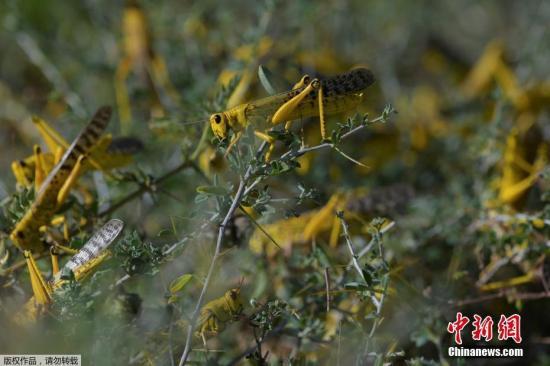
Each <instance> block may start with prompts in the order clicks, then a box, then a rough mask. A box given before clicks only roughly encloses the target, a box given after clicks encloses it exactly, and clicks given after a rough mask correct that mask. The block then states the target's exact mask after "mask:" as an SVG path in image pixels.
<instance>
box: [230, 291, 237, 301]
mask: <svg viewBox="0 0 550 366" xmlns="http://www.w3.org/2000/svg"><path fill="white" fill-rule="evenodd" d="M231 298H232V299H233V300H235V299H237V291H236V290H231Z"/></svg>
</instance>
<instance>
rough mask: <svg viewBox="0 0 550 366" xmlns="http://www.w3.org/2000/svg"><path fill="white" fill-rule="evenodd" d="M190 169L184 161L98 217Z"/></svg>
mask: <svg viewBox="0 0 550 366" xmlns="http://www.w3.org/2000/svg"><path fill="white" fill-rule="evenodd" d="M190 167H192V164H191V163H190V162H189V161H184V162H182V163H181V164H179V165H178V166H176V167H175V168H174V169H172V170H170V171H168V172H167V173H165V174H164V175H162V176H160V177H159V178H156V179H154V180H153V182H152V183H151V184H148V185H146V184H142V185H141V186H140V187H139V188H138V189H136V190H135V191H134V192H132V193H130V194H128V195H127V196H126V197H124V198H122V199H120V201H118V202H117V203H115V204H113V205H112V206H111V207H109V208H108V209H106V210H105V211H103V212H100V213H99V214H98V217H103V216H107V215H109V214H111V213H113V212H115V211H116V210H118V209H119V208H120V207H122V206H124V205H125V204H127V203H128V202H130V201H132V200H133V199H134V198H136V197H139V196H141V195H142V194H143V193H145V192H147V191H149V190H150V189H151V186H153V185H155V184H161V183H162V182H164V181H165V180H167V179H168V178H170V177H172V176H173V175H175V174H177V173H179V172H180V171H181V170H183V169H186V168H190Z"/></svg>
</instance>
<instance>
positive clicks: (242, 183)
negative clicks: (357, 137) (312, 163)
mask: <svg viewBox="0 0 550 366" xmlns="http://www.w3.org/2000/svg"><path fill="white" fill-rule="evenodd" d="M386 119H387V115H386V114H385V113H384V114H383V115H381V116H380V117H378V118H376V119H374V120H373V121H370V122H368V123H363V124H361V125H360V126H357V127H355V128H353V129H351V130H350V131H348V132H346V133H345V134H343V135H342V137H341V139H340V140H342V139H345V138H347V137H349V136H351V135H353V134H354V133H356V132H358V131H360V130H362V129H363V128H365V127H366V126H368V125H369V124H371V123H374V122H379V121H385V120H386ZM266 146H267V143H266V142H263V143H262V144H261V146H260V148H259V149H258V151H257V152H256V158H260V156H261V154H262V152H263V151H264V150H265V148H266ZM333 146H334V144H332V143H321V144H319V145H316V146H312V147H308V148H302V149H299V150H297V151H289V152H287V153H285V154H283V155H282V156H281V157H280V158H279V159H278V160H285V159H288V160H291V159H294V158H297V157H299V156H301V155H304V154H306V153H308V152H311V151H315V150H320V149H324V148H327V147H333ZM252 173H253V165H252V164H250V165H249V166H248V168H247V169H246V172H245V174H244V176H243V177H241V179H240V180H239V187H238V189H237V192H236V193H235V196H234V198H233V202H232V204H231V207H230V208H229V210H228V211H227V213H226V214H225V217H224V219H223V221H222V223H221V224H220V227H219V229H218V237H217V240H216V247H215V249H214V256H213V257H212V260H211V262H210V266H209V268H208V272H207V274H206V278H205V280H204V284H203V287H202V289H201V293H200V295H199V299H198V300H197V303H196V305H195V309H194V311H193V315H192V316H191V320H190V322H189V326H188V328H187V337H186V340H185V348H184V351H183V354H182V355H181V359H180V362H179V364H178V366H183V365H184V364H185V363H186V362H187V358H188V357H189V353H190V352H191V339H192V337H193V331H194V329H195V327H196V323H197V320H198V317H199V314H200V310H201V306H202V303H203V301H204V296H205V294H206V291H207V289H208V286H209V284H210V279H211V277H212V273H213V272H214V267H215V264H216V261H217V259H218V257H219V255H220V249H221V246H222V243H223V239H224V232H225V227H226V225H227V224H228V223H229V220H231V218H232V217H233V214H234V213H235V210H236V209H237V208H238V207H239V205H240V204H241V200H242V198H243V197H244V196H245V193H249V192H250V191H251V189H252V187H254V186H255V185H257V184H258V183H259V182H260V180H259V179H257V180H255V181H254V182H253V183H252V184H251V185H250V186H248V187H247V185H248V183H249V181H250V178H251V176H252ZM344 232H345V233H347V226H346V227H345V228H344ZM347 236H348V238H349V234H348V235H347ZM350 249H351V251H352V256H353V257H354V259H355V254H353V248H351V247H350ZM355 262H356V264H357V267H356V268H357V269H358V271H359V274H360V275H361V278H363V280H365V278H364V275H363V273H362V271H361V269H360V267H359V264H358V263H357V259H355Z"/></svg>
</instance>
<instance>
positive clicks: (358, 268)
mask: <svg viewBox="0 0 550 366" xmlns="http://www.w3.org/2000/svg"><path fill="white" fill-rule="evenodd" d="M336 216H338V218H339V219H340V223H341V224H342V230H343V231H344V238H345V240H346V244H347V245H348V250H349V252H350V254H351V260H352V262H353V266H354V267H355V270H356V271H357V273H359V276H361V278H362V279H363V281H365V282H366V280H365V275H364V274H363V271H362V270H361V266H360V265H359V261H358V260H357V258H358V257H357V255H356V254H355V251H354V250H353V243H352V242H351V239H350V236H349V231H348V224H347V223H346V221H345V220H344V214H343V212H338V213H337V214H336Z"/></svg>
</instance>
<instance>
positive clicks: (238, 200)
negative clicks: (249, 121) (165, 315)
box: [179, 142, 267, 366]
mask: <svg viewBox="0 0 550 366" xmlns="http://www.w3.org/2000/svg"><path fill="white" fill-rule="evenodd" d="M266 146H267V143H265V142H264V143H262V145H261V146H260V148H259V149H258V153H257V155H258V156H259V155H261V153H262V151H263V150H264V149H265V147H266ZM252 170H253V166H252V165H249V166H248V168H247V170H246V172H245V174H244V176H243V177H242V178H241V179H240V181H239V187H238V188H237V192H236V193H235V196H234V198H233V202H232V203H231V207H229V210H227V213H226V214H225V217H224V219H223V221H222V223H221V224H220V227H219V229H218V237H217V239H216V248H215V249H214V256H213V257H212V261H211V262H210V267H209V268H208V272H207V274H206V278H205V279H204V284H203V286H202V290H201V293H200V295H199V299H198V300H197V304H196V305H195V309H194V311H193V315H192V316H191V320H190V322H189V326H188V328H187V338H186V340H185V348H184V351H183V354H182V355H181V359H180V362H179V366H183V365H184V364H185V362H186V361H187V358H188V357H189V353H190V352H191V340H192V338H193V331H194V330H195V327H196V325H197V320H198V319H199V315H200V310H201V307H202V303H203V301H204V296H205V295H206V291H207V290H208V286H209V284H210V279H211V278H212V273H214V267H215V265H216V261H217V259H218V257H219V256H220V251H221V247H222V244H223V239H224V237H225V236H224V233H225V228H226V226H227V225H228V224H229V221H230V220H231V218H232V217H233V214H234V213H235V211H236V210H237V208H238V207H239V206H240V204H241V200H242V198H243V197H244V192H245V190H246V186H247V184H248V182H249V180H250V178H251V175H252Z"/></svg>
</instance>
